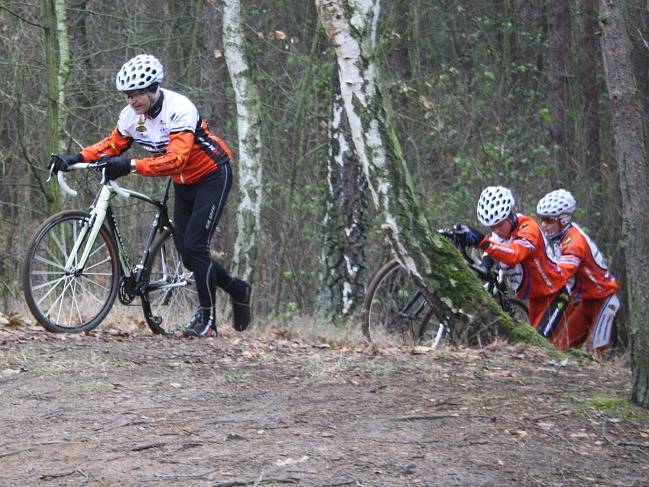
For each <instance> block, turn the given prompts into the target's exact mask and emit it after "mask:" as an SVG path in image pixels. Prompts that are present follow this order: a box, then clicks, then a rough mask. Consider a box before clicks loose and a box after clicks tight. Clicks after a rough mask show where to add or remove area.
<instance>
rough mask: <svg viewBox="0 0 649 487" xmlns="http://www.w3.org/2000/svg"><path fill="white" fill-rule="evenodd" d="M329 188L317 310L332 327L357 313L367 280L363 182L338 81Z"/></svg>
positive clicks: (331, 130)
mask: <svg viewBox="0 0 649 487" xmlns="http://www.w3.org/2000/svg"><path fill="white" fill-rule="evenodd" d="M327 186H328V193H329V194H328V198H327V207H326V212H325V216H324V220H323V222H322V228H323V249H322V256H321V259H320V279H319V283H318V291H317V296H316V303H315V307H316V316H317V318H318V320H319V321H322V322H325V323H331V322H335V321H336V320H338V319H340V318H343V319H346V318H349V317H350V316H351V315H353V313H354V311H356V310H357V309H359V307H360V305H362V303H363V296H364V292H365V285H366V280H367V262H366V251H365V248H366V246H367V211H366V210H367V181H366V179H365V175H364V174H363V170H362V168H361V166H360V164H359V162H358V157H356V153H355V151H354V147H353V146H352V144H351V142H350V140H349V123H348V122H347V115H346V114H345V107H344V104H343V99H342V96H341V94H340V81H339V80H338V76H334V77H333V79H332V97H331V113H330V118H329V154H328V157H327Z"/></svg>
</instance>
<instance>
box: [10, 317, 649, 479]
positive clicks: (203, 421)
mask: <svg viewBox="0 0 649 487" xmlns="http://www.w3.org/2000/svg"><path fill="white" fill-rule="evenodd" d="M100 328H101V327H100ZM416 352H420V353H413V350H410V349H399V348H380V349H378V350H376V349H372V348H369V347H366V346H363V345H359V346H358V347H350V346H348V345H347V346H346V345H342V344H336V343H313V344H309V343H305V341H303V340H300V339H296V338H294V337H290V336H288V335H287V334H286V333H283V332H278V331H273V330H267V331H266V332H263V333H261V332H256V333H250V334H235V333H234V332H232V331H226V332H225V334H224V336H222V337H219V338H210V339H202V340H195V339H194V340H188V339H180V338H178V339H176V338H163V337H155V336H152V335H151V334H149V333H147V332H146V331H143V332H141V333H124V332H116V331H113V332H111V331H107V332H101V331H98V332H96V333H93V334H92V335H83V336H72V335H53V334H48V333H45V332H44V331H42V330H41V329H40V328H37V327H28V326H24V325H23V326H0V440H1V441H0V464H1V466H2V468H0V486H36V485H46V486H63V485H65V486H82V485H84V486H158V485H159V486H167V485H170V486H176V485H177V486H186V485H187V486H219V487H225V486H244V485H278V486H279V485H300V486H312V485H313V486H330V487H333V486H509V485H516V486H519V485H523V486H583V485H588V486H590V487H593V486H639V485H649V480H648V479H649V462H648V456H649V420H648V419H647V418H648V416H647V415H646V412H645V411H643V410H638V409H634V408H633V407H630V406H629V405H628V403H627V402H626V401H625V400H624V398H626V397H627V396H628V394H629V381H630V373H629V371H628V368H626V367H625V366H624V365H623V364H620V363H619V362H614V363H607V364H599V363H595V362H589V361H586V362H584V361H580V360H579V359H577V358H567V359H563V358H561V357H559V358H557V357H553V356H550V355H547V354H546V352H544V351H541V350H538V349H534V348H527V347H523V346H511V345H505V344H500V345H496V346H492V347H489V348H485V349H481V350H478V349H471V350H466V349H449V348H442V349H439V350H434V351H433V350H426V349H421V350H416Z"/></svg>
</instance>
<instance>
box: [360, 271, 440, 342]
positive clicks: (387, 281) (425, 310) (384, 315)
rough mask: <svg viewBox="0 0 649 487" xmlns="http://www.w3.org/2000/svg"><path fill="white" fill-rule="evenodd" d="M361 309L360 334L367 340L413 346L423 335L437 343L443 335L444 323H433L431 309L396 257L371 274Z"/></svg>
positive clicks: (432, 311)
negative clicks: (363, 312) (362, 317)
mask: <svg viewBox="0 0 649 487" xmlns="http://www.w3.org/2000/svg"><path fill="white" fill-rule="evenodd" d="M363 309H364V311H365V317H364V320H363V334H364V335H365V337H366V338H367V340H369V341H370V342H374V343H377V342H379V341H381V340H389V341H397V342H399V343H402V344H406V345H415V344H417V343H419V342H420V341H421V339H422V338H423V337H424V336H426V337H431V345H433V346H437V345H438V344H439V343H440V341H441V340H442V338H443V336H444V332H445V328H444V325H442V324H438V325H437V326H433V325H434V320H433V317H434V310H433V309H432V307H431V306H430V304H429V303H428V301H427V300H426V298H424V296H423V294H422V293H421V292H420V291H419V289H418V288H417V286H416V285H415V283H414V282H413V280H412V278H411V277H410V275H409V274H408V271H406V269H404V268H403V267H401V265H400V264H399V262H398V261H396V260H392V261H389V262H387V263H386V264H385V265H383V267H381V268H380V269H379V270H378V271H377V273H376V274H375V275H374V277H373V278H372V280H371V281H370V284H369V285H368V287H367V293H366V296H365V301H364V303H363ZM431 328H433V329H431Z"/></svg>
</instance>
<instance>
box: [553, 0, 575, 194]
mask: <svg viewBox="0 0 649 487" xmlns="http://www.w3.org/2000/svg"><path fill="white" fill-rule="evenodd" d="M547 15H548V44H549V46H548V66H547V73H548V81H549V85H550V86H549V93H548V102H549V103H548V104H549V109H550V115H552V138H553V141H554V143H555V144H556V145H558V146H559V152H558V154H557V155H558V160H557V164H558V166H559V167H561V168H564V171H567V173H566V174H567V175H569V176H574V174H575V172H574V167H573V161H572V160H571V154H572V151H571V150H570V148H571V144H572V139H573V137H572V133H573V130H572V122H571V120H569V118H568V113H569V110H568V104H569V93H570V88H569V86H570V85H569V71H570V67H569V64H570V61H569V59H570V47H571V42H570V2H567V1H566V0H547ZM568 180H569V179H568ZM562 182H563V183H564V184H565V182H567V181H562Z"/></svg>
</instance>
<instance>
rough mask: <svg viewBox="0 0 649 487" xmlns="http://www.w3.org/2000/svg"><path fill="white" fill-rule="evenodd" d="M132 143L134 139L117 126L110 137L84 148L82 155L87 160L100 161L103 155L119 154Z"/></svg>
mask: <svg viewBox="0 0 649 487" xmlns="http://www.w3.org/2000/svg"><path fill="white" fill-rule="evenodd" d="M132 143H133V139H131V138H129V137H124V136H123V135H122V134H121V133H120V131H119V130H117V128H115V129H114V130H113V131H112V132H111V134H110V135H109V136H108V137H106V138H104V139H102V140H100V141H99V142H97V143H96V144H93V145H91V146H88V147H85V148H84V149H82V150H81V156H82V157H83V160H84V161H86V162H94V161H98V160H99V159H101V157H102V156H119V155H120V154H122V152H124V151H126V150H127V149H128V148H129V147H131V144H132Z"/></svg>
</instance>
